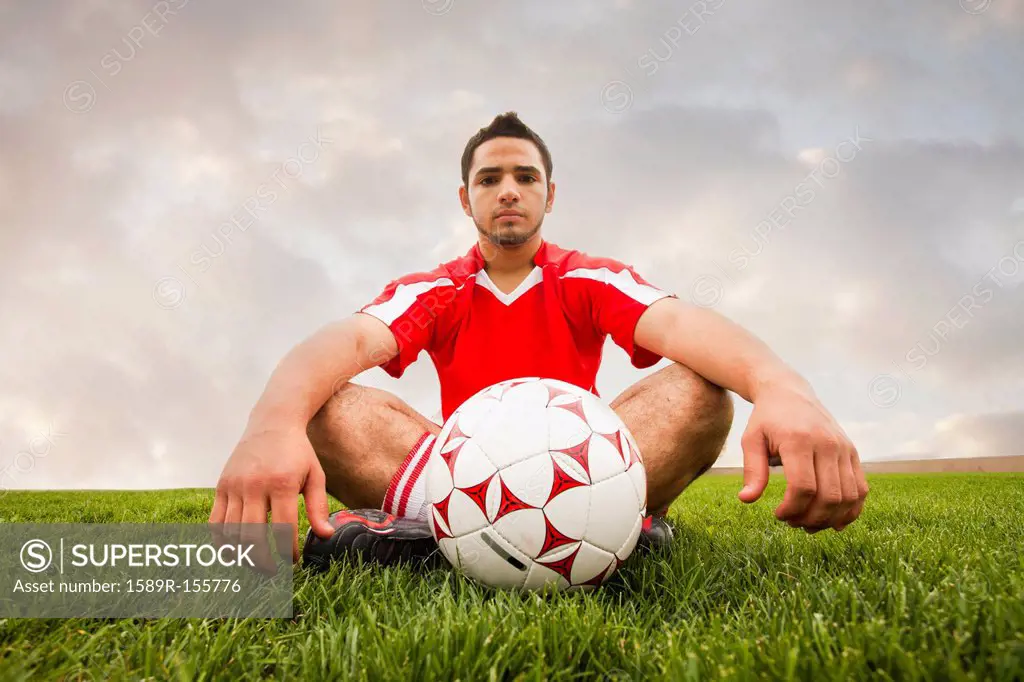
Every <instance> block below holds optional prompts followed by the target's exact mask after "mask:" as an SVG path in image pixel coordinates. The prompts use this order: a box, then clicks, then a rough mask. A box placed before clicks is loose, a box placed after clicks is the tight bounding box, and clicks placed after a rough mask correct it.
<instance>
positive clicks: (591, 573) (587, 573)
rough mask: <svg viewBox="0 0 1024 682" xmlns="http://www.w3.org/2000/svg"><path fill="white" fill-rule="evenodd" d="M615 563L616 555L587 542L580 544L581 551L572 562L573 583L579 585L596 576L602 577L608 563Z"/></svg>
mask: <svg viewBox="0 0 1024 682" xmlns="http://www.w3.org/2000/svg"><path fill="white" fill-rule="evenodd" d="M613 563H615V556H614V555H613V554H612V553H611V552H606V551H605V550H603V549H601V548H600V547H595V546H594V545H591V544H589V543H587V542H583V543H581V544H580V551H579V552H577V554H576V560H575V561H574V562H573V564H572V584H573V585H579V584H581V583H585V582H587V581H588V580H594V579H595V578H597V579H599V580H600V579H601V578H603V577H604V574H605V572H606V571H607V570H608V565H609V564H613Z"/></svg>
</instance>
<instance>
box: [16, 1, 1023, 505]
mask: <svg viewBox="0 0 1024 682" xmlns="http://www.w3.org/2000/svg"><path fill="white" fill-rule="evenodd" d="M654 4H655V3H644V2H640V1H639V0H635V1H629V0H615V1H612V0H605V1H603V2H596V1H593V0H587V1H583V0H580V1H566V2H561V1H560V2H557V3H556V2H550V1H548V2H519V3H513V4H504V5H501V6H500V8H499V7H498V5H495V4H493V3H478V2H469V1H468V0H434V1H429V0H423V1H420V0H416V1H410V2H400V3H399V2H396V3H379V2H372V1H370V0H367V1H364V2H348V3H331V2H326V1H321V2H290V3H276V2H273V3H272V2H263V1H259V2H251V1H246V2H242V1H241V0H239V1H237V2H217V3H209V2H198V0H192V2H187V0H167V1H166V2H155V3H154V2H149V1H148V0H147V1H146V2H133V1H128V0H124V1H121V2H118V1H113V0H111V1H106V0H80V1H76V2H28V1H27V0H26V1H24V2H7V3H3V4H0V265H2V266H3V267H0V310H2V313H3V314H2V318H3V323H2V325H0V357H2V358H3V361H2V362H0V472H2V476H3V480H0V486H2V487H3V488H66V487H85V488H149V487H172V486H212V485H214V484H215V482H216V480H217V477H218V475H219V472H220V469H221V467H222V466H223V463H224V461H225V460H226V459H227V457H228V455H229V454H230V451H231V449H232V447H233V445H234V444H235V443H236V442H237V439H238V437H239V435H240V434H241V431H242V429H243V427H244V425H245V422H246V419H247V416H248V412H249V410H250V409H251V407H252V405H253V403H254V402H255V401H256V399H257V398H258V396H259V395H260V393H261V391H262V389H263V387H264V384H265V382H266V380H267V378H268V376H269V374H270V372H271V371H272V369H273V368H274V366H275V364H276V363H277V361H278V360H279V359H280V358H281V356H282V355H283V354H284V353H285V352H287V350H288V349H289V348H291V347H292V346H294V345H295V344H296V343H298V342H299V341H301V340H302V339H303V338H305V337H307V336H308V335H309V334H311V333H312V332H313V331H315V330H316V329H317V328H318V327H320V326H321V325H322V324H324V323H326V322H328V321H331V320H334V319H338V318H340V317H344V316H347V315H349V314H351V313H352V312H353V311H355V310H356V309H358V308H359V307H361V306H362V305H364V304H365V303H367V302H369V301H370V300H371V299H372V298H373V297H374V296H375V295H376V294H377V293H378V292H379V291H380V290H381V289H382V288H383V287H384V285H385V284H386V283H387V282H388V281H390V280H391V279H394V278H395V277H397V276H399V275H401V274H404V273H407V272H411V271H417V270H425V269H430V268H432V267H434V266H436V265H437V264H438V263H440V262H442V261H444V260H448V259H450V258H453V257H456V256H458V255H461V254H463V253H465V251H466V250H467V249H468V248H469V247H470V246H471V244H472V243H473V240H474V239H475V232H474V230H473V226H472V224H471V222H470V221H469V219H468V218H466V217H465V216H464V215H463V214H462V212H461V210H460V208H459V204H458V199H457V187H458V184H459V182H460V179H459V157H460V154H461V152H462V149H463V146H464V145H465V143H466V140H467V139H468V138H469V137H470V136H471V135H472V134H473V133H474V132H475V131H476V130H477V129H478V128H480V127H481V126H484V125H486V124H487V123H488V122H489V121H490V120H491V118H493V116H494V115H495V114H497V113H500V112H504V111H507V110H515V111H517V112H519V114H520V115H521V116H522V118H523V119H524V120H525V121H526V122H527V123H528V124H529V125H530V126H532V127H533V128H534V129H535V130H537V131H538V132H539V133H540V134H541V136H542V137H544V139H545V140H546V142H547V143H548V145H549V147H550V148H551V150H552V153H553V156H554V168H555V170H554V176H553V179H554V180H555V181H556V183H558V188H559V190H558V200H557V202H556V204H555V210H554V212H553V213H552V214H551V215H550V216H549V217H548V218H547V220H546V222H545V225H544V234H545V237H546V238H547V239H548V240H549V241H552V242H554V243H556V244H559V245H561V246H564V247H568V248H577V249H581V250H583V251H586V252H588V253H591V254H593V255H607V256H611V257H615V258H618V259H620V260H623V261H625V262H627V263H630V264H632V265H634V266H635V267H636V268H637V270H638V271H639V272H640V273H641V274H643V275H644V276H645V277H646V278H647V279H649V280H651V281H652V282H654V283H655V284H657V285H658V286H660V287H662V288H664V289H668V290H672V291H674V292H676V293H677V294H679V296H680V297H681V298H684V299H687V300H692V301H694V302H695V303H697V304H699V305H706V306H713V307H715V308H716V309H717V310H719V311H720V312H722V313H723V314H725V315H728V316H729V317H731V318H732V319H734V320H736V321H738V322H739V323H741V324H743V325H744V326H745V327H747V328H748V329H750V330H751V331H753V332H754V333H756V334H757V335H759V336H760V337H761V338H763V339H764V340H765V341H766V342H767V343H768V344H769V345H770V346H771V347H772V348H774V349H775V350H776V352H778V353H779V354H780V355H781V356H782V357H783V358H784V359H785V360H786V361H787V362H789V363H790V364H791V365H793V366H794V367H795V368H796V369H798V370H799V371H800V372H801V373H803V374H804V375H805V376H806V377H807V378H808V379H809V380H810V381H811V382H812V384H813V386H814V387H815V389H816V390H817V391H818V393H819V395H820V396H821V397H822V399H823V400H824V402H825V404H826V405H827V406H828V407H829V408H830V409H831V410H832V411H833V413H834V414H835V415H836V417H837V418H838V419H839V420H840V422H841V423H842V424H843V425H844V427H845V428H846V429H847V431H848V432H849V433H850V435H851V437H853V439H854V441H855V442H856V443H857V445H858V446H859V449H860V451H861V453H862V457H863V458H864V459H865V460H877V459H891V458H900V457H952V456H979V455H1004V454H1022V453H1024V446H1021V445H1020V443H1021V442H1022V441H1024V286H1022V283H1024V116H1022V113H1021V112H1022V111H1024V2H1022V1H1021V0H961V2H959V3H958V2H957V0H941V1H936V0H933V1H925V0H921V1H919V2H907V3H900V4H899V6H894V5H893V4H891V3H882V2H871V1H864V0H860V1H857V2H853V1H851V2H845V3H820V2H813V1H812V0H807V1H805V2H795V1H793V2H778V3H772V4H771V6H770V7H769V6H768V5H765V4H763V3H751V2H738V0H725V1H721V0H707V2H698V3H689V2H683V3H678V4H675V6H673V7H670V6H669V5H670V4H671V3H656V4H657V7H653V6H651V5H654ZM609 343H610V342H609ZM654 369H657V368H654ZM654 369H651V370H646V371H644V372H638V371H636V370H634V369H632V368H631V367H630V366H629V364H628V361H627V359H626V356H625V354H624V353H623V352H622V351H621V350H620V349H618V348H617V347H614V346H611V345H609V348H608V350H607V352H606V360H605V364H604V366H603V368H602V370H601V374H600V375H599V378H598V389H599V390H600V391H601V393H602V395H603V396H605V398H606V399H609V400H610V399H611V398H613V397H614V396H615V395H616V394H617V393H618V392H619V391H621V390H623V389H624V388H626V387H627V386H628V385H629V384H630V383H632V382H634V381H636V380H638V379H640V378H642V376H644V375H645V374H647V373H649V372H650V371H654ZM358 381H359V382H360V383H365V384H369V385H373V386H378V387H382V388H385V389H387V390H391V391H394V392H395V393H397V394H398V395H400V396H401V397H403V398H404V399H406V400H407V401H409V402H410V404H412V405H413V406H414V407H415V408H417V409H419V410H421V411H422V412H423V413H424V414H427V415H428V416H430V415H433V414H434V413H435V412H437V410H438V408H439V405H440V400H439V393H438V386H437V375H436V373H435V371H434V369H433V367H432V365H431V364H430V361H429V358H428V357H427V356H426V355H422V356H421V357H420V360H419V362H417V363H416V364H415V365H414V366H413V367H412V368H410V370H409V371H408V372H407V374H406V375H405V377H403V378H402V379H401V380H399V381H395V380H392V379H391V378H390V377H387V376H386V375H385V374H384V373H383V372H382V371H381V370H379V369H374V370H371V371H370V372H368V373H366V374H364V375H362V376H360V377H359V379H358ZM737 406H738V409H737V413H738V419H737V423H736V424H735V426H734V428H733V434H732V437H731V439H730V444H729V446H728V449H727V452H726V455H725V456H724V457H723V458H722V460H721V461H720V463H721V464H724V465H736V464H738V463H739V462H740V461H741V460H740V457H741V456H740V451H739V449H738V440H739V436H740V434H741V433H742V430H743V427H744V425H745V423H746V419H747V417H748V415H749V413H750V407H749V405H747V404H746V403H744V402H743V401H742V400H737Z"/></svg>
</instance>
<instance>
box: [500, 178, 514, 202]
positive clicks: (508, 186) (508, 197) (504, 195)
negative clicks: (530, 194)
mask: <svg viewBox="0 0 1024 682" xmlns="http://www.w3.org/2000/svg"><path fill="white" fill-rule="evenodd" d="M498 201H500V202H501V203H503V204H507V203H512V202H516V201H519V188H518V187H516V183H515V182H504V183H502V186H501V192H499V193H498Z"/></svg>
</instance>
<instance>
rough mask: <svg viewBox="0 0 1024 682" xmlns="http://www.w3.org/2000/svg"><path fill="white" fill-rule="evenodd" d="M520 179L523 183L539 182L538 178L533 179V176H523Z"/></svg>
mask: <svg viewBox="0 0 1024 682" xmlns="http://www.w3.org/2000/svg"><path fill="white" fill-rule="evenodd" d="M519 179H520V180H522V181H523V182H537V178H535V177H533V176H532V175H521V176H519Z"/></svg>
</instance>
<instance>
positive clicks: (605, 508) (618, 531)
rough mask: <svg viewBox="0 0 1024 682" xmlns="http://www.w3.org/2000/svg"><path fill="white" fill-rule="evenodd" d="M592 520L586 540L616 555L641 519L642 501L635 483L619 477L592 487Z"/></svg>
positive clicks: (588, 522)
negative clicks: (638, 496) (638, 519)
mask: <svg viewBox="0 0 1024 682" xmlns="http://www.w3.org/2000/svg"><path fill="white" fill-rule="evenodd" d="M590 495H591V500H590V518H589V519H588V520H587V530H586V533H584V535H583V539H585V540H586V541H587V542H589V543H592V544H594V545H597V546H598V547H600V548H601V549H603V550H605V551H607V552H613V553H614V552H616V551H617V550H619V549H620V548H621V547H622V546H623V544H624V543H625V542H626V541H627V540H628V538H629V534H630V532H631V531H632V528H633V525H634V524H635V523H636V520H637V518H639V517H640V507H641V504H640V501H639V500H638V499H637V496H636V490H635V488H634V487H633V483H632V481H630V479H629V477H628V476H626V475H625V474H619V475H618V476H613V477H612V478H609V479H606V480H604V481H601V482H600V483H597V484H595V485H592V486H591V487H590Z"/></svg>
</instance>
